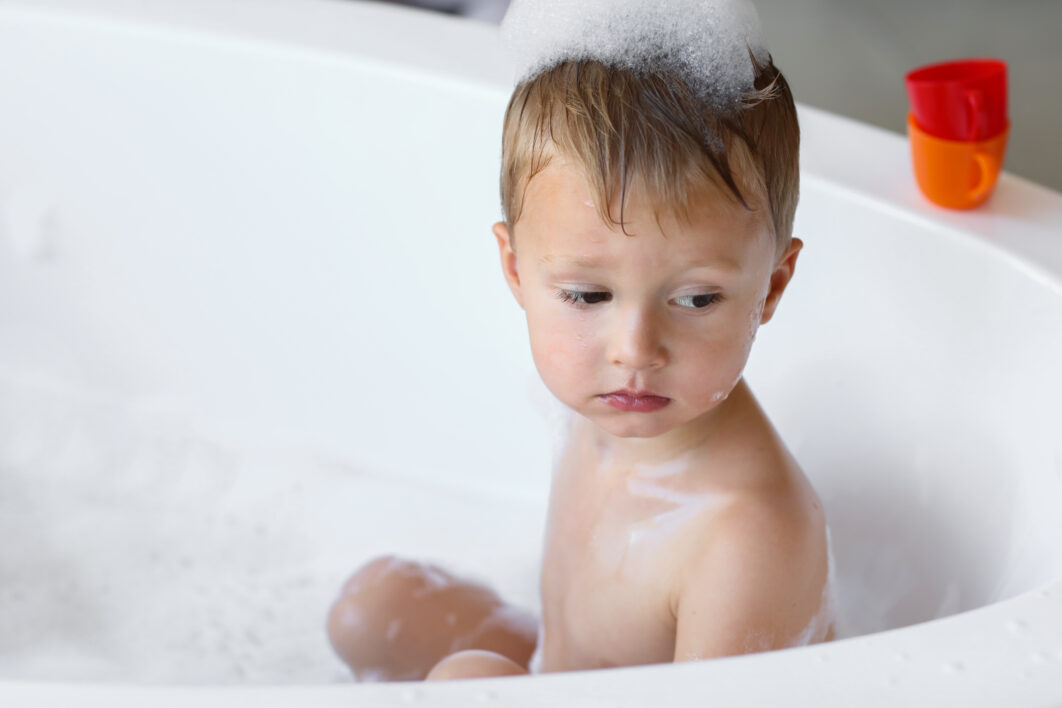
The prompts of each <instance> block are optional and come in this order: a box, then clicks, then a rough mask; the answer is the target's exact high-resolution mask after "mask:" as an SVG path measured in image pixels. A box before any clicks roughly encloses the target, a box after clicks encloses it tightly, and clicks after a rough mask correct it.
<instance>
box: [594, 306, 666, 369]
mask: <svg viewBox="0 0 1062 708" xmlns="http://www.w3.org/2000/svg"><path fill="white" fill-rule="evenodd" d="M616 314H617V317H616V321H615V322H614V324H613V328H612V336H611V337H610V341H609V351H608V357H609V361H610V362H611V363H612V364H614V365H616V366H619V367H622V368H625V369H630V370H632V371H641V370H649V369H659V368H660V367H661V366H663V365H664V364H666V363H667V349H666V348H665V347H664V343H663V338H662V336H661V334H662V333H661V326H660V323H659V322H657V321H656V318H655V317H654V316H653V313H652V311H651V309H650V308H647V307H631V308H627V309H623V308H617V310H616Z"/></svg>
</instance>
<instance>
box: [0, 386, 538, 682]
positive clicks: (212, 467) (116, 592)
mask: <svg viewBox="0 0 1062 708" xmlns="http://www.w3.org/2000/svg"><path fill="white" fill-rule="evenodd" d="M411 434H412V433H411ZM351 435H357V431H356V430H352V431H351ZM543 474H544V475H546V474H548V472H547V471H543ZM544 518H545V509H544V506H543V505H542V504H541V503H538V502H525V501H522V500H520V499H500V498H495V497H490V496H485V495H484V494H483V493H480V492H476V491H470V490H468V489H464V488H460V487H457V486H454V485H451V484H448V483H447V481H446V480H439V482H438V484H426V483H425V482H423V481H414V480H411V479H406V478H404V477H403V476H402V475H401V474H398V473H397V472H396V471H395V470H373V469H365V468H362V467H359V466H358V465H357V464H356V462H351V461H346V460H339V459H333V458H329V457H327V456H325V455H323V454H320V453H318V452H314V451H308V450H290V449H274V448H270V447H268V446H266V445H263V444H250V443H247V442H241V443H239V444H236V443H235V442H226V441H224V440H218V439H213V438H211V437H210V435H208V434H206V433H204V432H203V431H201V430H197V427H196V424H195V421H194V419H192V418H191V417H190V416H187V415H181V414H177V413H175V412H170V413H165V412H160V411H151V412H148V411H146V410H144V409H142V408H138V407H137V406H135V405H132V404H131V403H129V402H128V401H121V400H116V399H112V398H108V397H106V396H102V395H94V394H88V393H85V392H74V391H70V390H66V389H64V388H62V387H61V386H56V385H48V384H45V383H42V382H36V383H33V384H30V383H27V382H26V381H24V380H15V379H9V378H5V377H3V376H0V538H3V539H4V542H3V543H2V544H0V678H4V679H26V680H42V681H67V680H80V681H102V682H108V681H113V682H122V683H130V682H139V683H169V684H230V683H256V684H282V683H321V682H331V681H351V680H353V679H352V678H351V676H350V674H349V672H348V671H347V669H346V667H345V666H344V665H343V664H342V663H341V662H340V661H339V659H338V658H337V657H335V656H334V654H333V653H332V649H331V647H330V645H329V644H328V640H327V637H326V634H325V629H324V624H325V617H326V613H327V611H328V608H329V605H330V603H331V601H332V600H333V599H334V597H335V596H336V594H337V593H338V591H339V588H340V586H341V584H342V582H343V581H344V580H345V579H346V577H347V576H349V575H350V574H351V573H352V572H353V571H354V570H355V568H357V567H358V566H359V565H360V564H361V563H363V562H364V561H366V560H368V559H370V558H371V557H373V556H375V555H379V554H384V553H396V554H398V555H403V556H408V557H411V558H415V559H418V560H425V561H430V562H436V563H438V564H439V565H442V566H443V567H446V568H447V569H449V570H451V571H453V572H454V573H455V574H459V575H465V576H468V577H470V578H473V579H478V580H481V581H483V582H485V583H487V584H489V585H490V586H491V587H493V588H494V589H495V590H497V591H498V592H499V593H500V594H501V595H502V596H503V597H504V598H505V599H506V600H507V601H510V602H513V603H516V604H520V605H523V606H525V607H529V608H532V609H533V610H534V611H535V612H536V614H537V613H538V607H537V603H538V584H537V583H538V569H539V563H540V554H541V538H542V525H543V523H544ZM437 529H445V531H446V533H445V534H440V533H438V532H437Z"/></svg>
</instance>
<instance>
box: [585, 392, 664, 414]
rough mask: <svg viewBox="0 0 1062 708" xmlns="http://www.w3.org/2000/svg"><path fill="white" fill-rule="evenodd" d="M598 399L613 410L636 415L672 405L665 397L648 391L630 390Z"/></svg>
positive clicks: (608, 394) (605, 395) (607, 394)
mask: <svg viewBox="0 0 1062 708" xmlns="http://www.w3.org/2000/svg"><path fill="white" fill-rule="evenodd" d="M598 398H600V399H601V401H603V402H604V403H605V404H607V405H609V406H611V407H613V408H616V409H618V410H621V411H633V412H635V413H652V412H653V411H658V410H660V409H661V408H663V407H664V406H666V405H667V404H669V403H671V399H670V398H667V397H665V396H656V395H653V394H652V393H650V392H648V391H631V390H628V389H623V390H621V391H613V392H612V393H606V394H603V395H600V396H598Z"/></svg>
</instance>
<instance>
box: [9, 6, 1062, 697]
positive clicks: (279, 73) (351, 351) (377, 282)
mask: <svg viewBox="0 0 1062 708" xmlns="http://www.w3.org/2000/svg"><path fill="white" fill-rule="evenodd" d="M4 20H5V21H4V22H0V91H2V94H3V95H4V96H5V97H6V99H5V110H4V111H2V112H0V154H3V155H5V159H4V161H3V162H2V163H0V485H2V493H0V533H3V535H4V537H5V538H18V539H25V540H24V541H20V542H19V543H16V544H4V545H3V546H0V677H3V678H19V679H22V678H25V679H43V680H97V681H126V682H127V681H131V680H132V681H137V682H148V683H152V682H158V683H239V682H253V683H306V682H322V681H340V680H348V679H347V675H346V673H345V672H344V671H343V669H342V667H341V666H340V665H339V664H338V661H337V660H336V659H335V658H334V657H333V656H332V655H331V652H330V649H329V648H328V646H327V642H326V639H325V636H324V631H323V619H324V613H325V611H326V609H327V605H328V603H329V601H330V600H331V598H332V596H333V594H334V593H335V591H336V590H337V588H338V586H339V584H340V582H341V581H342V580H343V578H344V577H345V575H346V574H347V573H348V572H350V571H351V570H352V569H353V568H355V567H356V566H357V565H358V564H359V563H360V562H362V561H364V560H366V559H368V558H370V557H372V556H374V555H377V554H380V553H386V552H395V553H400V554H403V555H409V556H412V557H416V558H421V559H425V560H432V561H436V562H440V563H442V564H443V565H445V566H447V567H448V568H451V569H453V570H455V571H457V572H462V573H466V574H469V575H474V576H476V577H479V578H481V579H483V580H485V581H487V582H489V583H491V584H492V585H493V586H494V587H496V588H498V590H499V591H500V592H501V593H502V594H503V595H505V596H506V597H507V598H508V599H510V600H512V601H515V602H520V603H522V604H525V605H527V606H532V607H534V606H535V604H536V603H537V599H536V588H535V585H536V579H537V567H538V561H539V557H540V543H541V533H542V523H543V513H544V509H545V499H546V493H547V490H548V483H549V468H550V463H551V444H552V442H553V428H554V426H555V423H556V419H557V409H556V404H555V403H553V402H551V400H550V399H549V396H548V394H547V393H546V392H545V391H544V390H543V388H542V386H541V384H540V383H539V381H538V378H537V375H536V373H535V371H534V367H533V364H532V362H531V360H530V356H529V353H528V351H527V342H526V334H525V330H524V327H523V322H522V317H521V312H520V310H519V308H518V307H517V305H516V304H515V302H514V301H513V300H512V297H511V295H510V294H509V292H508V290H507V288H506V287H505V284H504V282H503V280H502V277H501V274H500V272H499V267H498V263H497V256H496V250H495V246H494V241H493V236H492V235H491V233H490V231H489V226H490V224H491V223H492V222H493V221H495V220H496V219H497V218H498V217H499V208H498V199H497V167H498V159H499V150H498V146H499V142H500V118H501V115H502V112H503V110H504V107H505V101H506V99H507V95H506V90H505V88H506V87H505V85H504V84H502V83H498V84H496V85H491V84H489V83H482V82H477V81H459V80H456V79H455V78H454V77H453V76H450V75H445V74H435V73H432V72H430V71H421V72H415V71H410V70H407V69H405V68H402V67H395V66H388V65H381V64H379V63H378V62H375V61H372V60H371V59H367V58H364V57H361V56H359V55H358V54H357V53H356V52H352V53H347V54H342V53H336V52H324V51H310V50H308V49H307V48H305V47H299V46H286V45H283V44H280V43H275V42H252V41H237V40H234V39H232V38H226V37H224V36H222V35H217V36H215V35H210V34H205V35H204V34H203V33H193V32H181V31H176V30H171V29H165V28H161V27H153V26H140V25H125V24H122V23H111V22H93V23H86V22H82V21H78V20H76V19H62V20H59V19H56V18H55V17H54V16H50V15H47V14H42V15H39V16H38V15H34V14H33V13H29V12H27V13H23V14H21V15H19V14H18V13H14V14H13V15H11V14H10V13H9V16H6V17H5V18H4ZM805 129H806V130H807V129H809V128H808V126H805ZM812 129H813V128H812ZM796 234H797V235H799V236H800V237H801V238H802V239H803V240H804V241H805V243H806V248H805V252H804V253H803V254H802V256H801V258H800V261H799V264H798V268H797V276H796V278H795V280H794V281H793V284H792V286H791V288H790V291H789V292H788V293H787V295H786V297H785V299H784V301H783V304H782V306H781V308H780V309H779V312H778V314H777V316H776V318H775V319H774V321H772V322H771V323H770V324H769V325H767V326H766V327H764V328H763V329H762V330H761V332H760V335H759V337H758V341H757V344H756V346H755V347H754V350H753V355H752V358H751V360H750V362H749V366H748V369H747V378H748V380H749V382H750V385H751V387H752V388H753V390H754V391H755V392H756V394H757V395H758V396H759V398H760V399H761V402H762V403H763V404H764V406H765V408H766V409H767V411H768V413H769V414H770V415H771V416H772V419H773V420H774V422H775V424H776V426H777V427H778V429H779V431H780V432H781V433H782V435H783V437H784V438H785V440H786V441H787V443H788V444H789V445H790V447H791V449H792V451H793V452H794V454H795V455H796V457H797V459H798V460H799V461H800V462H801V464H802V466H803V467H804V469H805V471H806V472H807V473H808V475H809V477H811V479H812V481H813V482H814V484H815V486H816V488H817V489H818V491H819V493H820V496H821V497H822V499H823V501H824V503H825V505H826V509H827V514H828V517H829V519H830V525H831V529H832V537H833V542H834V551H835V555H836V561H837V572H838V580H839V594H840V600H841V620H842V631H843V634H845V635H847V636H854V635H861V634H866V633H870V632H876V631H880V630H884V629H888V628H897V627H903V626H907V625H910V624H914V623H918V622H923V621H927V620H931V619H934V618H939V617H944V616H948V615H951V614H954V613H958V612H962V611H966V610H971V609H974V608H977V607H980V606H983V605H986V604H989V603H993V602H996V601H999V600H1002V599H1005V598H1008V597H1013V596H1015V595H1017V594H1019V593H1022V592H1024V591H1027V590H1030V589H1033V588H1036V587H1038V586H1040V585H1042V584H1043V583H1046V582H1048V581H1050V580H1053V579H1057V578H1059V577H1060V575H1062V573H1060V569H1062V557H1060V555H1062V551H1060V550H1059V549H1058V548H1057V547H1055V546H1056V545H1057V544H1052V543H1051V540H1052V539H1057V538H1059V537H1060V531H1062V522H1060V520H1059V517H1058V515H1057V513H1055V506H1056V503H1055V501H1054V500H1057V499H1058V498H1059V497H1060V491H1062V489H1060V487H1062V481H1060V477H1062V442H1060V441H1059V439H1058V437H1057V430H1058V422H1059V420H1062V414H1060V411H1059V407H1060V404H1059V401H1060V400H1062V396H1060V395H1059V394H1060V393H1062V369H1060V368H1059V367H1058V366H1057V361H1059V360H1060V359H1062V335H1060V333H1059V331H1058V328H1057V326H1054V325H1053V323H1057V322H1059V321H1062V293H1060V289H1059V287H1058V283H1057V282H1051V281H1049V280H1046V279H1042V278H1038V277H1035V276H1034V275H1031V274H1030V272H1028V271H1027V270H1026V269H1024V268H1023V267H1021V264H1019V263H1017V262H1015V261H1013V260H1011V259H1008V258H1007V257H1005V256H1001V255H1000V254H999V253H997V252H996V251H995V250H994V249H993V248H991V247H990V246H986V245H984V244H983V243H981V242H976V241H973V240H971V239H968V238H966V237H965V236H964V234H962V233H961V232H957V231H955V230H951V229H948V228H945V227H943V226H941V225H940V224H938V223H934V222H932V221H927V220H924V219H920V218H917V217H916V216H913V215H912V214H910V213H906V212H904V211H902V210H899V209H895V208H892V207H890V206H889V205H888V204H886V203H884V202H878V201H875V200H872V199H867V198H865V197H861V196H859V195H857V194H854V193H852V192H849V191H846V190H845V189H842V188H840V187H838V186H837V185H836V184H834V183H831V182H830V181H828V180H825V179H820V178H816V176H815V175H814V174H808V175H806V176H805V179H804V184H803V189H802V198H801V205H800V209H799V212H798V217H797V224H796Z"/></svg>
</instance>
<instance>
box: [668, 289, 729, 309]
mask: <svg viewBox="0 0 1062 708" xmlns="http://www.w3.org/2000/svg"><path fill="white" fill-rule="evenodd" d="M719 299H720V298H719V294H718V293H703V294H701V295H679V296H678V297H677V298H675V302H677V303H678V304H679V305H682V306H683V307H688V308H690V309H693V310H703V309H705V308H707V307H708V306H709V305H711V304H712V303H714V302H718V301H719Z"/></svg>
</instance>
